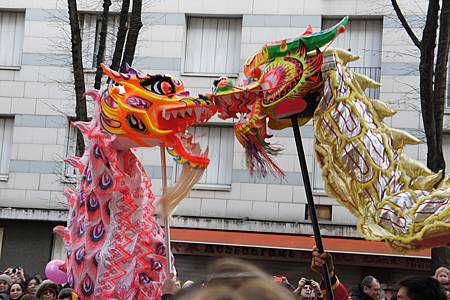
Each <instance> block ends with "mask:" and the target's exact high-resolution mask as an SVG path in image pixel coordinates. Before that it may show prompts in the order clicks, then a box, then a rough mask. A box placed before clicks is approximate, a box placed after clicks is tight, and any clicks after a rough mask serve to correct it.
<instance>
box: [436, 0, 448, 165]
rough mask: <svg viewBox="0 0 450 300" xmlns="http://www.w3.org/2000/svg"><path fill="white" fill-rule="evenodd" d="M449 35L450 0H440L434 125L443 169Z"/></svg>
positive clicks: (439, 158)
mask: <svg viewBox="0 0 450 300" xmlns="http://www.w3.org/2000/svg"><path fill="white" fill-rule="evenodd" d="M449 35H450V0H443V1H442V8H441V15H440V20H439V39H438V50H437V57H436V66H435V70H434V91H433V92H434V99H435V101H434V104H435V110H434V114H435V120H436V121H435V126H436V147H437V149H438V155H439V157H438V158H437V161H436V166H437V167H438V168H439V169H440V170H445V160H444V155H443V153H442V128H443V120H444V108H445V90H446V88H447V86H446V85H447V66H448V50H449Z"/></svg>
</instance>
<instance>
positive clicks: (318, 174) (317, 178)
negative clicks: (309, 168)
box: [312, 156, 325, 192]
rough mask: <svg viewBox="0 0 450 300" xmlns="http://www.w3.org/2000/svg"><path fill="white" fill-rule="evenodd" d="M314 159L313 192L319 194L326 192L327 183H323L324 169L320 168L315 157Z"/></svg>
mask: <svg viewBox="0 0 450 300" xmlns="http://www.w3.org/2000/svg"><path fill="white" fill-rule="evenodd" d="M313 159H314V165H313V179H312V185H313V190H314V191H317V192H324V191H325V183H324V182H323V177H322V169H321V168H320V165H319V163H318V162H317V160H316V157H315V156H314V157H313Z"/></svg>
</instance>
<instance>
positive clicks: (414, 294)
mask: <svg viewBox="0 0 450 300" xmlns="http://www.w3.org/2000/svg"><path fill="white" fill-rule="evenodd" d="M398 285H399V287H404V288H405V289H406V293H407V294H408V297H409V298H410V299H411V300H423V299H430V300H447V295H446V294H445V291H444V289H443V288H442V286H441V284H440V283H439V281H437V280H436V279H434V278H431V277H424V276H411V277H408V278H405V279H403V280H401V281H400V282H399V283H398Z"/></svg>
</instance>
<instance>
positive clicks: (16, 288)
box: [9, 283, 23, 300]
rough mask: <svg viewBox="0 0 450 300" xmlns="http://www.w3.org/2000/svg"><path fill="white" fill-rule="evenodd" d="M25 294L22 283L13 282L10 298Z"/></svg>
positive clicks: (13, 299) (14, 299) (14, 298)
mask: <svg viewBox="0 0 450 300" xmlns="http://www.w3.org/2000/svg"><path fill="white" fill-rule="evenodd" d="M22 295H23V288H22V285H21V284H20V283H13V284H12V285H11V288H10V290H9V298H10V299H12V300H16V299H19V298H20V296H22Z"/></svg>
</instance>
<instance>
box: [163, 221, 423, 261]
mask: <svg viewBox="0 0 450 300" xmlns="http://www.w3.org/2000/svg"><path fill="white" fill-rule="evenodd" d="M170 232H171V239H172V240H173V241H175V242H185V243H199V244H217V245H228V246H245V247H261V248H277V249H289V250H301V251H311V249H312V247H313V245H315V242H314V237H311V236H302V235H292V234H274V233H255V232H242V231H223V230H207V229H188V228H171V229H170ZM322 240H323V244H324V247H325V249H326V251H329V252H336V253H349V254H364V255H384V256H398V257H416V258H431V249H425V250H418V251H410V252H408V253H406V254H401V253H398V252H395V251H394V250H392V249H391V248H389V247H388V246H387V245H386V244H385V243H383V242H374V241H366V240H363V239H352V238H337V237H322Z"/></svg>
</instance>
